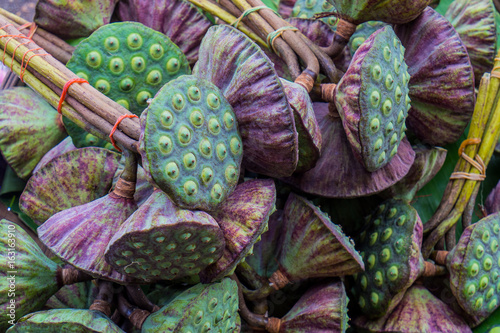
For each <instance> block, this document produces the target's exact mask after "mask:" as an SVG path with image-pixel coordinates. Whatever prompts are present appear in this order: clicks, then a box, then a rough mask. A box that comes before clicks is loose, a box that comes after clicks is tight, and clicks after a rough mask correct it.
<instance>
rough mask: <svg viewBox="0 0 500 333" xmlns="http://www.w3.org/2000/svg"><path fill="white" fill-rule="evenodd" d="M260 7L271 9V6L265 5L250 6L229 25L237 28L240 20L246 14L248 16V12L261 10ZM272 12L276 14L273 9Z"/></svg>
mask: <svg viewBox="0 0 500 333" xmlns="http://www.w3.org/2000/svg"><path fill="white" fill-rule="evenodd" d="M261 9H269V10H272V9H271V8H269V7H267V6H257V7H252V8H249V9H247V10H245V11H244V12H243V13H241V15H240V17H238V18H237V19H236V21H234V22H233V23H231V25H232V26H233V27H235V28H236V29H238V25H239V24H240V22H241V20H242V19H244V18H245V17H246V16H248V15H249V14H251V13H253V12H256V11H258V10H261ZM272 11H273V13H275V14H277V13H276V11H275V10H272Z"/></svg>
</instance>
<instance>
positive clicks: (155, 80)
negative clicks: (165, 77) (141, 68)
mask: <svg viewBox="0 0 500 333" xmlns="http://www.w3.org/2000/svg"><path fill="white" fill-rule="evenodd" d="M161 80H162V75H161V72H160V71H158V70H156V69H153V70H152V71H151V72H149V74H148V76H147V78H146V82H147V83H148V84H150V85H152V86H155V85H157V84H159V83H160V82H161Z"/></svg>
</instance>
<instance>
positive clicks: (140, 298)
mask: <svg viewBox="0 0 500 333" xmlns="http://www.w3.org/2000/svg"><path fill="white" fill-rule="evenodd" d="M125 289H126V290H127V296H128V297H129V298H130V299H131V300H132V302H134V303H135V304H136V305H137V306H138V307H140V308H142V309H145V310H147V311H149V312H151V313H153V312H156V311H158V310H160V307H159V306H158V305H156V304H153V303H152V302H151V301H150V300H149V299H148V298H147V296H146V295H145V294H144V292H143V291H142V289H141V287H140V286H138V285H133V286H132V285H128V286H125Z"/></svg>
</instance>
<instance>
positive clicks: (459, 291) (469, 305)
mask: <svg viewBox="0 0 500 333" xmlns="http://www.w3.org/2000/svg"><path fill="white" fill-rule="evenodd" d="M499 221H500V213H495V214H492V215H488V216H487V217H485V218H483V219H482V220H480V221H479V222H477V223H475V224H473V225H471V226H469V227H467V228H465V230H464V231H463V233H462V235H461V236H460V240H459V241H458V243H457V245H456V246H455V247H454V248H453V250H451V251H450V252H449V253H448V256H447V257H446V266H447V267H448V270H449V272H450V287H451V291H452V292H453V294H454V295H455V297H456V298H457V300H458V303H459V304H460V306H461V307H462V308H463V309H464V310H465V311H466V312H467V313H468V314H469V315H471V316H474V317H476V319H477V321H476V322H475V323H474V326H475V325H478V324H479V323H481V322H482V321H483V320H484V319H486V318H487V317H488V316H489V315H490V314H491V313H493V312H494V311H495V310H496V309H497V308H498V306H499V305H500V303H499V300H500V291H499V290H500V279H499V277H500V267H498V262H499V261H500V252H499V251H498V248H499V243H500V222H499Z"/></svg>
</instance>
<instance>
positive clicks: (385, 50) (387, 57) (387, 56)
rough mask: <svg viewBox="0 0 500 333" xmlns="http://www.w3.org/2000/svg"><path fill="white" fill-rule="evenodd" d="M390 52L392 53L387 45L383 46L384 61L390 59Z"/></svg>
mask: <svg viewBox="0 0 500 333" xmlns="http://www.w3.org/2000/svg"><path fill="white" fill-rule="evenodd" d="M391 54H392V51H391V49H390V48H389V47H388V46H386V47H384V59H385V61H387V62H389V61H391Z"/></svg>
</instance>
